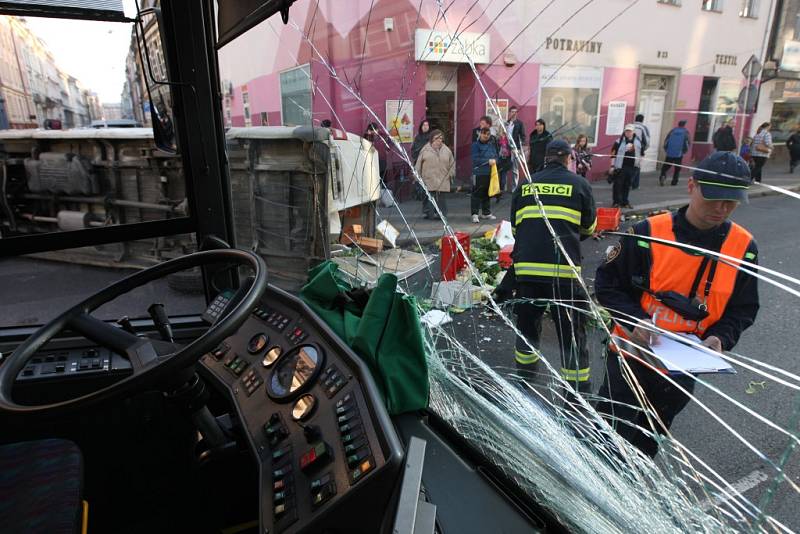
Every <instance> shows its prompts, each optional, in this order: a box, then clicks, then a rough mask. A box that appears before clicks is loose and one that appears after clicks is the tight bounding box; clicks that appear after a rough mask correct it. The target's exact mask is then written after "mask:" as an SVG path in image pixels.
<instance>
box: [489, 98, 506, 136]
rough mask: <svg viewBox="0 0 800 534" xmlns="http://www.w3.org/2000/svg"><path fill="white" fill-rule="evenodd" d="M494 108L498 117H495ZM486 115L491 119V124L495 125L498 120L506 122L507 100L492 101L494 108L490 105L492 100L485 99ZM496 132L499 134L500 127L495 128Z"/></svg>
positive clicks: (497, 99)
mask: <svg viewBox="0 0 800 534" xmlns="http://www.w3.org/2000/svg"><path fill="white" fill-rule="evenodd" d="M495 106H496V109H497V110H498V111H500V116H499V117H498V116H497V113H495ZM486 115H488V116H489V117H491V118H492V124H497V122H498V121H499V120H502V121H503V122H506V121H507V120H508V99H507V98H496V99H494V106H493V105H492V99H490V98H487V99H486ZM495 130H497V131H498V132H500V127H499V126H497V127H496V128H495Z"/></svg>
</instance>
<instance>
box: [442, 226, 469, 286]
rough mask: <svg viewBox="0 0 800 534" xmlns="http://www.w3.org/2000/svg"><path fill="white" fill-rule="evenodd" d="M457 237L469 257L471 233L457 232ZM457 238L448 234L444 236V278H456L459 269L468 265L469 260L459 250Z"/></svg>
mask: <svg viewBox="0 0 800 534" xmlns="http://www.w3.org/2000/svg"><path fill="white" fill-rule="evenodd" d="M456 239H458V242H459V243H461V247H462V248H463V249H464V252H466V254H467V257H469V243H470V239H469V234H468V233H466V232H456ZM456 239H454V238H453V237H452V236H449V235H446V236H444V237H443V238H442V280H455V279H456V275H457V274H458V271H460V270H461V269H463V268H464V267H466V266H467V260H466V258H464V256H463V255H462V254H461V252H460V251H459V250H458V247H457V246H456Z"/></svg>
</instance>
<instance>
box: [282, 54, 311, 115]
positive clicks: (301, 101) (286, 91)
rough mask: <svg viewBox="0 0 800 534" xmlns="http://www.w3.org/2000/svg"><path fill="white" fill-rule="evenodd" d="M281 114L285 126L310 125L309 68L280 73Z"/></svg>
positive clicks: (304, 66)
mask: <svg viewBox="0 0 800 534" xmlns="http://www.w3.org/2000/svg"><path fill="white" fill-rule="evenodd" d="M281 113H282V116H283V124H284V125H285V126H300V125H302V124H310V123H311V68H310V67H309V65H303V66H301V67H297V68H295V69H292V70H288V71H286V72H281Z"/></svg>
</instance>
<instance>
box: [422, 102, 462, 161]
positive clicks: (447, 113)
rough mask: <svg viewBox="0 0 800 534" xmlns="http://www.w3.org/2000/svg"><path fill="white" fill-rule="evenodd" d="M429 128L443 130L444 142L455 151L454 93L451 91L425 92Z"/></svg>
mask: <svg viewBox="0 0 800 534" xmlns="http://www.w3.org/2000/svg"><path fill="white" fill-rule="evenodd" d="M425 106H426V107H427V108H428V121H429V122H430V125H431V130H435V129H439V130H441V131H442V132H444V143H445V144H446V145H447V146H448V147H449V148H450V150H452V151H453V153H455V144H454V141H455V126H456V123H455V117H456V114H455V110H456V94H455V93H454V92H451V91H428V92H427V93H426V94H425Z"/></svg>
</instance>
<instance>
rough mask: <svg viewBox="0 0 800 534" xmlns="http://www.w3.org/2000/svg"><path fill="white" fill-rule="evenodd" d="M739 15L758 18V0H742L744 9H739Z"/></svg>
mask: <svg viewBox="0 0 800 534" xmlns="http://www.w3.org/2000/svg"><path fill="white" fill-rule="evenodd" d="M739 16H740V17H747V18H750V19H754V18H758V0H742V10H741V11H739Z"/></svg>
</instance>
